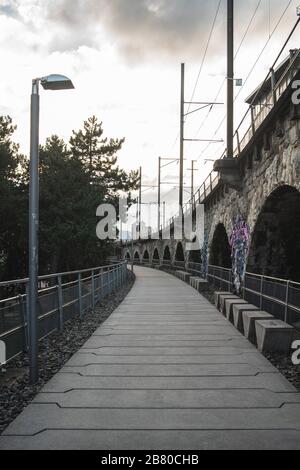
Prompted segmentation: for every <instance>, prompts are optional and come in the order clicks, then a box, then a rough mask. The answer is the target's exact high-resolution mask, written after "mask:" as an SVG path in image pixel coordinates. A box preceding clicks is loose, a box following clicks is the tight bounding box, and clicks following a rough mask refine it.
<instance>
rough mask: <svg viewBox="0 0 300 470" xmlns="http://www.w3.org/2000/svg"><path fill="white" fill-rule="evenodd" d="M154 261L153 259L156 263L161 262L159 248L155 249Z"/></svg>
mask: <svg viewBox="0 0 300 470" xmlns="http://www.w3.org/2000/svg"><path fill="white" fill-rule="evenodd" d="M152 261H153V263H156V264H157V263H159V262H160V258H159V252H158V249H157V248H155V249H154V252H153V256H152Z"/></svg>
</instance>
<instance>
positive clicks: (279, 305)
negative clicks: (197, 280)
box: [207, 265, 300, 329]
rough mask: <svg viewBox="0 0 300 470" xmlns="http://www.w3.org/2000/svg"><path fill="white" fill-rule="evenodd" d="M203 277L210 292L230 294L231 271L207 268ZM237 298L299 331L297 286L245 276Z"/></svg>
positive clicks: (286, 281) (250, 274) (231, 283)
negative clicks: (207, 281) (218, 291)
mask: <svg viewBox="0 0 300 470" xmlns="http://www.w3.org/2000/svg"><path fill="white" fill-rule="evenodd" d="M207 277H208V280H209V282H210V283H211V284H212V285H213V286H214V288H216V289H220V290H225V291H229V292H233V290H234V286H233V279H232V271H231V269H227V268H223V267H220V266H211V265H210V266H208V275H207ZM240 295H241V297H242V298H243V299H244V300H246V301H247V302H249V303H251V304H253V305H255V306H256V307H258V308H259V309H260V310H265V311H266V312H268V313H271V314H272V315H274V317H276V318H277V319H279V320H283V321H285V322H286V323H289V324H290V325H292V326H294V327H295V328H297V329H300V283H299V282H295V281H290V280H287V279H280V278H276V277H271V276H263V275H261V274H254V273H249V272H246V273H245V277H244V282H243V286H242V289H241V294H240Z"/></svg>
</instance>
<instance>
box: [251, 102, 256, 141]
mask: <svg viewBox="0 0 300 470" xmlns="http://www.w3.org/2000/svg"><path fill="white" fill-rule="evenodd" d="M251 128H252V136H254V134H255V119H254V107H253V106H251Z"/></svg>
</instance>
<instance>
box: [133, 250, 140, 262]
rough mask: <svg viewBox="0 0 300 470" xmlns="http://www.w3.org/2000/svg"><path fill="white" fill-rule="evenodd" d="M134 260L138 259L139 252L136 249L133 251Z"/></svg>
mask: <svg viewBox="0 0 300 470" xmlns="http://www.w3.org/2000/svg"><path fill="white" fill-rule="evenodd" d="M134 260H135V261H140V254H139V252H138V251H136V252H135V253H134Z"/></svg>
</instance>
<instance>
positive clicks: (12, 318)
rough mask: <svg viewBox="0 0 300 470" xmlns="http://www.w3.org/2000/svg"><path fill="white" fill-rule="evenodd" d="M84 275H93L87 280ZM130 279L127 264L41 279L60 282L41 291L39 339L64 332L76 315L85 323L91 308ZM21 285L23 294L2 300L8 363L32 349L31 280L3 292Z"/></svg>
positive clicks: (0, 336) (1, 335)
mask: <svg viewBox="0 0 300 470" xmlns="http://www.w3.org/2000/svg"><path fill="white" fill-rule="evenodd" d="M84 273H90V274H89V275H87V276H86V277H84V276H82V274H84ZM70 275H76V278H75V280H71V281H68V282H63V278H64V276H70ZM126 278H127V261H126V260H125V261H121V262H119V263H113V264H111V265H106V266H99V267H97V268H88V269H83V270H79V271H68V272H64V273H54V274H49V275H45V276H40V277H39V280H40V281H42V280H50V279H56V282H55V285H51V286H46V287H43V288H41V289H39V291H38V302H37V304H38V317H37V321H38V332H39V339H42V338H44V337H45V336H47V335H49V334H50V333H51V332H52V331H54V330H57V329H59V330H60V331H62V330H63V325H64V322H65V321H66V320H70V319H71V318H73V317H74V316H75V315H78V314H79V316H80V318H81V319H83V318H84V312H85V311H86V310H87V309H88V308H94V307H95V305H96V304H97V303H98V302H99V301H101V300H102V299H103V298H105V297H106V296H108V295H110V294H111V293H112V292H115V291H116V290H118V289H119V288H121V287H122V286H123V285H124V283H125V280H126ZM16 281H17V282H16ZM64 281H65V280H64ZM20 285H21V286H23V289H22V290H23V293H16V295H14V296H11V292H10V294H9V296H6V297H5V298H2V299H1V300H0V340H1V341H4V343H5V344H6V349H7V360H6V362H8V361H10V360H12V359H13V358H14V357H16V356H17V355H19V354H20V353H22V352H23V351H25V352H26V351H27V349H28V322H27V317H28V302H27V300H28V298H27V285H28V279H27V278H25V279H17V280H13V281H5V282H2V283H1V284H0V287H2V288H3V289H7V288H9V286H11V287H12V288H16V286H20Z"/></svg>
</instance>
